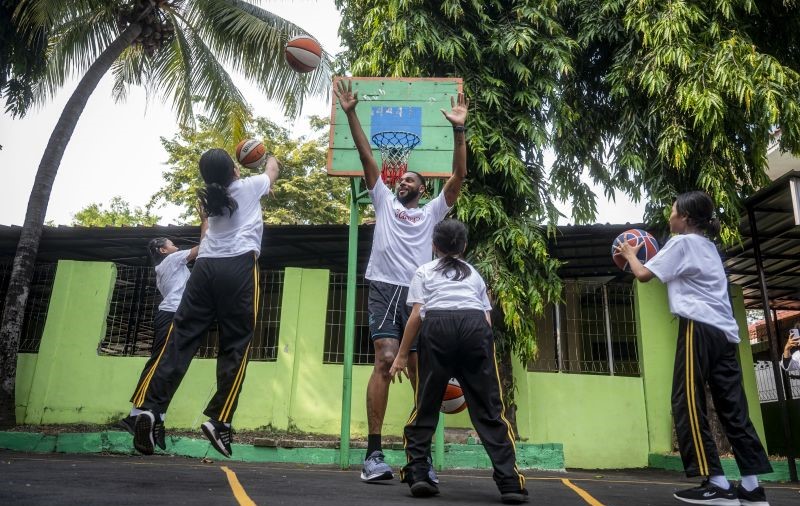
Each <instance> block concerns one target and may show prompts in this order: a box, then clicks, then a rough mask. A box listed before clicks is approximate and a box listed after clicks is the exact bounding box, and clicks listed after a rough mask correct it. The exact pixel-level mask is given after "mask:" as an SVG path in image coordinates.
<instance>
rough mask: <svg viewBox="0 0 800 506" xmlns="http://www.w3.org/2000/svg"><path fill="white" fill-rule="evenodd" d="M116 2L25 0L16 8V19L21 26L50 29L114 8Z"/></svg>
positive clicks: (103, 0) (99, 0)
mask: <svg viewBox="0 0 800 506" xmlns="http://www.w3.org/2000/svg"><path fill="white" fill-rule="evenodd" d="M114 3H115V2H109V1H108V0H70V1H69V2H65V1H64V0H23V1H22V2H20V3H19V5H18V6H17V8H16V9H15V10H14V19H15V21H16V22H17V24H18V25H19V26H25V27H30V28H44V29H47V30H50V29H53V28H56V27H58V26H61V25H64V24H67V23H69V22H70V21H72V20H73V19H76V18H83V17H85V16H87V15H89V14H91V13H98V12H104V11H109V10H113V9H114V8H116V6H115V5H114Z"/></svg>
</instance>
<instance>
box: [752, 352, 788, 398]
mask: <svg viewBox="0 0 800 506" xmlns="http://www.w3.org/2000/svg"><path fill="white" fill-rule="evenodd" d="M753 367H754V368H755V373H756V387H757V388H758V400H759V402H761V403H766V402H778V391H777V389H776V388H775V374H774V373H773V369H772V367H773V366H772V362H770V361H768V360H758V361H756V363H755V364H753ZM781 381H783V375H781ZM789 384H790V385H791V386H792V399H800V374H798V372H797V371H792V372H791V373H789ZM781 388H783V383H781Z"/></svg>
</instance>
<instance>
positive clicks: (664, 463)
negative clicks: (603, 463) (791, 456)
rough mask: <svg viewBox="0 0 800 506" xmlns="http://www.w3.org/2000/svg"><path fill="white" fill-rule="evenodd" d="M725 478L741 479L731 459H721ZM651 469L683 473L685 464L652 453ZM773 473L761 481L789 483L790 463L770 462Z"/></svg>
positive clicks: (650, 459) (674, 458)
mask: <svg viewBox="0 0 800 506" xmlns="http://www.w3.org/2000/svg"><path fill="white" fill-rule="evenodd" d="M720 460H721V461H722V469H723V470H724V471H725V476H727V477H728V479H731V480H738V479H741V477H742V476H741V475H740V474H739V468H738V467H737V465H736V461H735V460H734V459H731V458H727V459H725V458H723V459H720ZM648 461H649V464H650V467H651V468H653V469H665V470H667V471H679V472H683V462H682V461H681V458H680V456H679V455H657V454H653V453H651V454H650V455H649V458H648ZM769 463H770V464H772V469H773V472H771V473H769V474H759V475H758V479H759V480H761V481H789V463H788V462H787V461H786V460H770V462H769Z"/></svg>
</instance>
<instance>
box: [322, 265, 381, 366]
mask: <svg viewBox="0 0 800 506" xmlns="http://www.w3.org/2000/svg"><path fill="white" fill-rule="evenodd" d="M368 296H369V281H367V280H366V279H364V276H363V275H358V276H357V277H356V332H355V338H354V342H353V364H356V365H371V364H372V363H373V362H374V361H375V350H374V348H373V347H372V340H371V339H370V338H369V312H368V310H367V299H368ZM346 301H347V273H340V272H332V273H331V277H330V285H329V288H328V316H327V318H326V322H325V347H324V351H323V356H322V361H323V363H325V364H342V363H344V331H345V316H346V312H345V306H346Z"/></svg>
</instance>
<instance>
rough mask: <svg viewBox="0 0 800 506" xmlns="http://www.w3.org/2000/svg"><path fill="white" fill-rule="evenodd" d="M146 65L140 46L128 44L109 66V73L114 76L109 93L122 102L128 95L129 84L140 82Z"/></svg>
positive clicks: (135, 84)
mask: <svg viewBox="0 0 800 506" xmlns="http://www.w3.org/2000/svg"><path fill="white" fill-rule="evenodd" d="M146 66H147V59H146V57H145V54H144V51H143V50H142V47H141V46H138V45H134V46H129V47H128V48H127V49H125V51H123V52H122V54H121V55H120V56H119V58H118V59H117V61H115V62H114V64H113V65H112V66H111V75H112V76H113V77H114V86H113V88H112V90H111V94H112V97H113V98H114V100H115V101H116V102H122V101H124V100H125V99H126V98H127V97H128V89H129V88H130V86H131V85H134V86H139V85H141V84H142V82H143V76H144V75H145V72H146Z"/></svg>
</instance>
